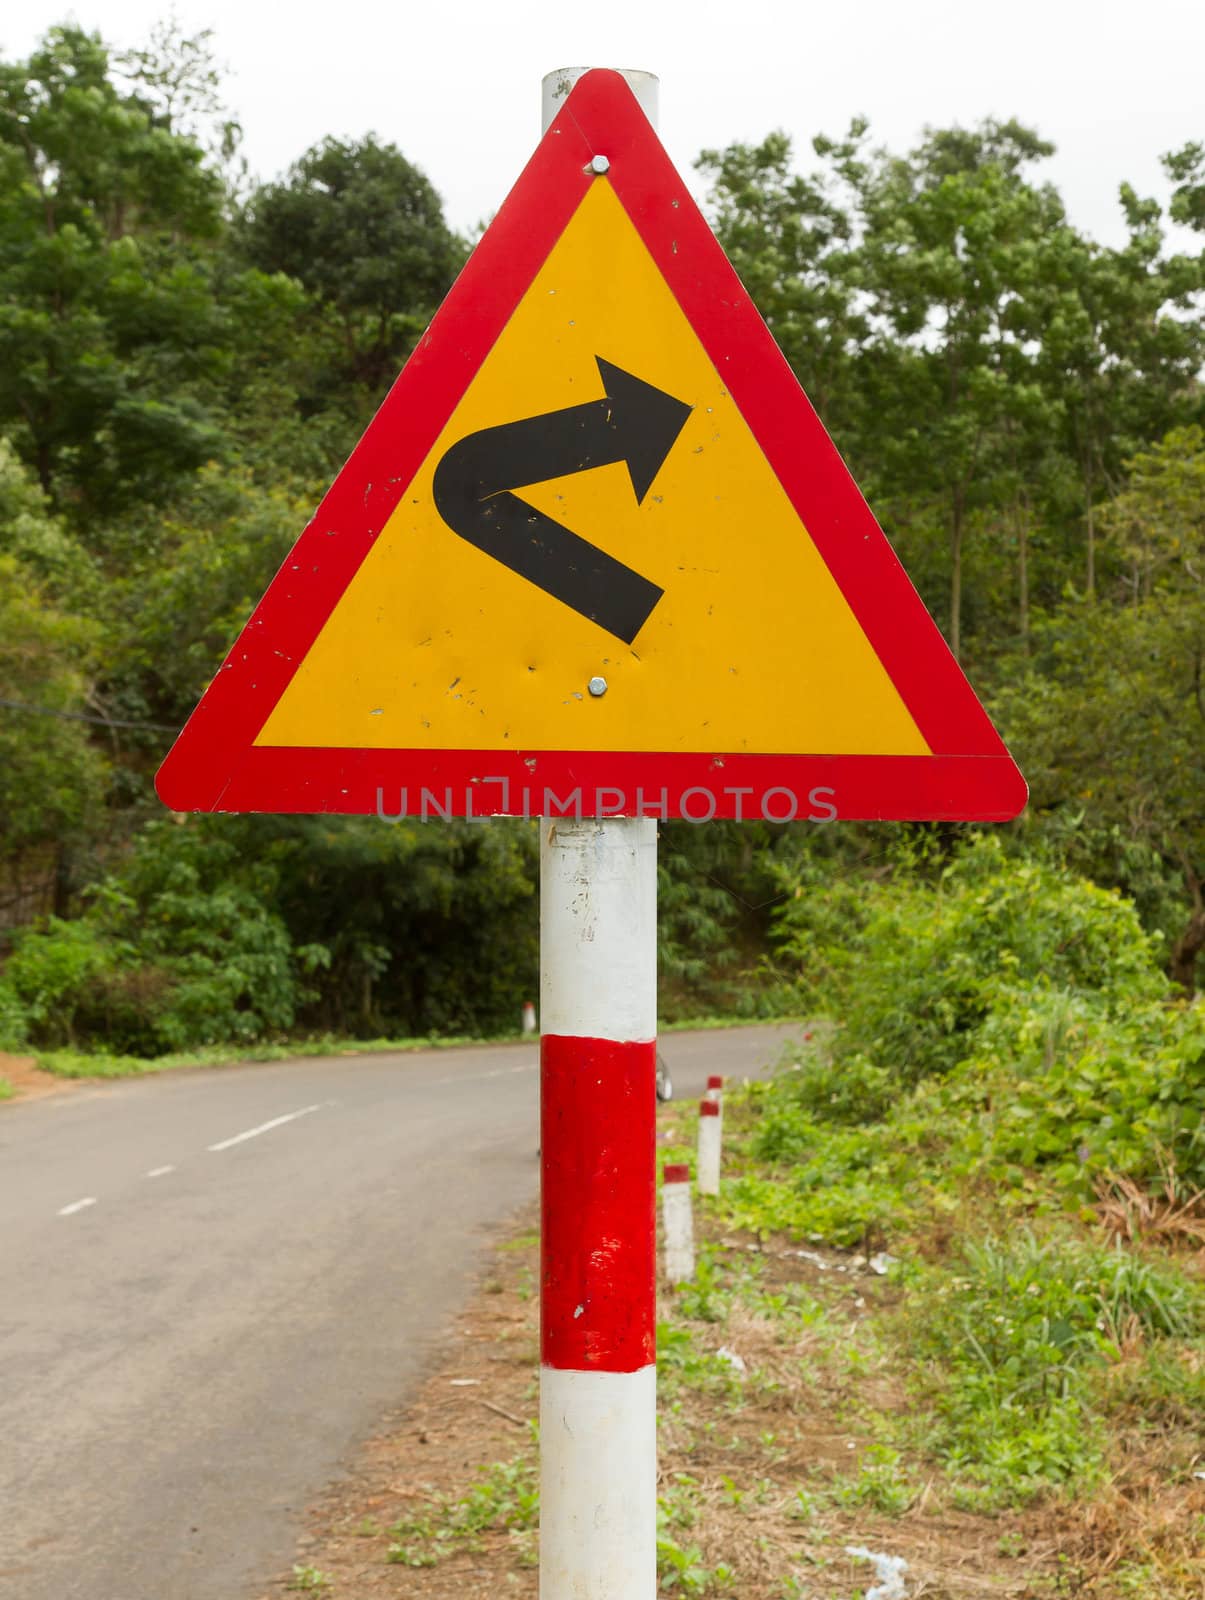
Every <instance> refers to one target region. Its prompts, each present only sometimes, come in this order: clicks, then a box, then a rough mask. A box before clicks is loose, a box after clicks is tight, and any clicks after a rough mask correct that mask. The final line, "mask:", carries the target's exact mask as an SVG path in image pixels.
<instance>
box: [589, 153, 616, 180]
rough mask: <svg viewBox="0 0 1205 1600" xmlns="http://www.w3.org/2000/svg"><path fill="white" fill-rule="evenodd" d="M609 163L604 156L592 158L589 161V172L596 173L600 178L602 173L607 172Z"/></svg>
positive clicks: (609, 166)
mask: <svg viewBox="0 0 1205 1600" xmlns="http://www.w3.org/2000/svg"><path fill="white" fill-rule="evenodd" d="M610 168H611V163H610V161H609V160H608V159H607V157H606V156H593V157H592V158H591V161H590V171H591V172H597V173H598V174H599V176H600V177H601V176H602V174H603V173H604V172H609V171H610Z"/></svg>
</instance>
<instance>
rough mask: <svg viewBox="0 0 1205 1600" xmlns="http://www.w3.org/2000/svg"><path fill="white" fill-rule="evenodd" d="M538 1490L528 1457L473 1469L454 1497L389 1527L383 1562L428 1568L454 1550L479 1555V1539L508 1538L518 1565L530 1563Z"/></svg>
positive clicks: (440, 1498)
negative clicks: (461, 1491)
mask: <svg viewBox="0 0 1205 1600" xmlns="http://www.w3.org/2000/svg"><path fill="white" fill-rule="evenodd" d="M539 1504H540V1490H539V1481H538V1476H537V1472H536V1466H535V1463H534V1461H533V1460H532V1459H531V1457H530V1456H515V1457H513V1458H512V1459H511V1460H510V1461H495V1462H494V1463H493V1464H492V1465H491V1466H488V1467H481V1468H479V1469H478V1471H477V1474H476V1477H475V1478H474V1480H473V1482H472V1484H471V1485H470V1487H469V1488H468V1489H467V1490H466V1492H465V1493H464V1494H462V1495H459V1496H453V1495H436V1496H434V1497H433V1498H432V1499H431V1501H430V1502H429V1504H428V1506H427V1508H426V1509H425V1510H424V1511H423V1512H421V1513H420V1514H418V1515H416V1516H413V1517H404V1518H402V1519H401V1520H400V1521H398V1522H396V1523H394V1525H393V1526H392V1527H391V1528H390V1530H389V1534H390V1538H391V1540H392V1543H391V1544H390V1546H389V1550H388V1554H387V1556H386V1560H388V1561H391V1562H393V1563H395V1564H396V1565H398V1566H404V1567H433V1566H436V1565H438V1563H439V1562H440V1561H442V1560H444V1559H445V1557H447V1556H449V1555H453V1554H455V1553H456V1552H457V1551H458V1550H479V1549H480V1548H481V1540H482V1537H483V1535H485V1534H486V1533H490V1532H495V1533H504V1534H507V1535H509V1536H510V1538H511V1541H512V1543H513V1544H514V1545H515V1547H516V1550H517V1552H518V1555H519V1558H520V1560H521V1561H522V1562H523V1563H524V1565H527V1566H532V1565H534V1563H535V1542H534V1530H535V1527H536V1523H537V1520H538V1516H539Z"/></svg>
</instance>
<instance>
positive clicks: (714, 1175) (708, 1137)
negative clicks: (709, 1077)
mask: <svg viewBox="0 0 1205 1600" xmlns="http://www.w3.org/2000/svg"><path fill="white" fill-rule="evenodd" d="M723 1128H724V1120H723V1117H722V1115H721V1111H720V1102H719V1101H718V1100H713V1099H712V1097H711V1095H710V1093H709V1094H708V1095H707V1096H706V1097H705V1098H704V1099H702V1100H700V1101H699V1154H698V1160H697V1163H696V1168H697V1180H696V1181H697V1182H698V1185H699V1193H700V1194H719V1192H720V1147H721V1145H722V1143H723V1138H724V1134H723Z"/></svg>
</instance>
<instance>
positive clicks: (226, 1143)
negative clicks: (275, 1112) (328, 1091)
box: [208, 1105, 322, 1153]
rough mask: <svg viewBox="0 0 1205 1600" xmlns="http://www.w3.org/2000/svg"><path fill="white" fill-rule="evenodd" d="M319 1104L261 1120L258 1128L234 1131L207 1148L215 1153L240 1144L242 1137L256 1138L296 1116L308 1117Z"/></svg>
mask: <svg viewBox="0 0 1205 1600" xmlns="http://www.w3.org/2000/svg"><path fill="white" fill-rule="evenodd" d="M321 1109H322V1107H321V1106H320V1105H313V1106H302V1108H301V1110H300V1111H289V1112H287V1113H286V1114H285V1115H284V1116H283V1117H273V1118H272V1120H271V1122H261V1123H260V1125H259V1127H258V1128H248V1129H247V1131H246V1132H245V1133H236V1134H235V1135H234V1137H233V1138H232V1139H223V1140H222V1141H221V1142H220V1143H219V1144H211V1145H209V1146H208V1148H209V1149H210V1150H212V1151H214V1152H215V1153H216V1152H217V1151H219V1150H229V1149H230V1147H231V1145H235V1144H242V1142H243V1140H244V1139H258V1138H259V1136H260V1134H261V1133H270V1132H271V1131H272V1129H273V1128H280V1127H283V1126H284V1124H285V1123H286V1122H296V1120H297V1118H298V1117H308V1116H309V1114H310V1112H311V1111H321Z"/></svg>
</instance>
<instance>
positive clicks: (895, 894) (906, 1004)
mask: <svg viewBox="0 0 1205 1600" xmlns="http://www.w3.org/2000/svg"><path fill="white" fill-rule="evenodd" d="M812 892H814V891H812V890H809V893H812ZM822 920H823V916H822V914H820V915H818V914H817V913H816V912H814V911H813V910H812V909H811V908H810V907H809V905H808V903H807V900H806V899H804V900H796V899H793V898H792V899H790V900H788V901H787V902H786V903H785V905H784V907H783V909H782V910H781V912H780V913H779V926H780V929H781V933H782V937H783V941H784V945H785V948H786V949H787V951H788V953H791V954H794V953H796V946H797V945H799V946H802V945H804V944H806V947H807V949H808V950H809V951H810V952H812V954H813V955H814V954H815V941H816V935H817V930H818V927H819V926H820V924H821V922H822ZM832 936H833V937H834V938H835V939H837V940H839V945H838V948H837V949H835V950H832V951H829V950H824V949H822V950H821V951H820V952H819V956H818V961H819V965H820V968H821V970H822V971H823V972H824V974H825V975H826V976H825V980H824V981H825V985H826V988H827V998H828V1002H829V1005H830V1006H831V1009H832V1012H833V1014H834V1015H837V1016H840V1017H841V1018H842V1025H841V1027H840V1028H839V1029H838V1030H837V1031H836V1033H835V1035H834V1037H833V1041H832V1045H831V1048H827V1047H826V1048H825V1049H824V1050H823V1051H822V1050H821V1049H820V1048H819V1047H818V1046H816V1045H812V1046H810V1047H804V1048H803V1049H802V1050H801V1051H800V1053H799V1060H798V1064H797V1066H796V1068H795V1070H793V1071H790V1072H788V1073H786V1074H784V1075H782V1076H781V1077H780V1078H779V1079H778V1080H777V1081H775V1082H774V1083H773V1084H771V1085H767V1086H764V1087H762V1088H760V1089H757V1090H755V1091H754V1092H753V1093H752V1094H751V1096H750V1104H751V1107H752V1109H753V1110H754V1111H755V1113H756V1121H755V1134H754V1139H753V1150H754V1152H755V1154H756V1155H757V1156H758V1157H759V1158H760V1159H761V1160H763V1161H767V1162H770V1163H771V1164H772V1166H773V1168H774V1170H775V1171H776V1172H777V1173H781V1174H782V1181H776V1180H775V1179H773V1178H769V1177H766V1176H764V1175H762V1174H760V1173H758V1172H756V1171H754V1172H750V1173H745V1174H742V1175H740V1176H738V1177H737V1178H736V1179H735V1181H734V1182H733V1183H732V1184H731V1185H729V1186H728V1192H727V1195H726V1199H725V1207H726V1210H727V1212H728V1215H729V1216H730V1217H731V1219H732V1221H733V1222H734V1223H735V1224H737V1225H740V1226H747V1227H752V1228H755V1229H759V1230H772V1229H778V1228H784V1229H790V1230H792V1231H794V1232H795V1233H797V1234H815V1235H818V1236H821V1237H824V1238H827V1239H830V1240H832V1241H834V1242H837V1243H844V1244H852V1243H856V1242H859V1241H862V1240H868V1239H871V1238H878V1237H881V1236H883V1235H885V1234H893V1233H898V1232H900V1231H901V1230H906V1229H907V1228H908V1227H909V1226H910V1225H912V1224H914V1223H915V1222H916V1221H917V1220H918V1219H919V1218H920V1217H922V1216H925V1215H930V1216H932V1215H934V1214H936V1215H941V1214H942V1212H943V1210H944V1209H946V1208H947V1207H950V1206H951V1205H952V1202H951V1201H950V1200H949V1197H948V1193H947V1184H948V1181H949V1179H950V1178H951V1176H953V1175H961V1176H963V1177H964V1178H966V1179H971V1180H975V1181H981V1180H987V1181H990V1182H991V1183H992V1184H994V1185H996V1186H997V1187H998V1190H999V1192H1001V1193H1002V1194H1003V1195H1004V1196H1012V1197H1014V1199H1015V1200H1016V1201H1018V1202H1019V1203H1023V1204H1025V1203H1029V1201H1030V1200H1031V1198H1032V1195H1033V1193H1034V1192H1035V1185H1036V1184H1038V1183H1039V1181H1040V1182H1041V1184H1044V1185H1053V1186H1054V1187H1055V1188H1056V1189H1057V1190H1059V1191H1061V1192H1062V1193H1063V1194H1064V1195H1065V1196H1066V1197H1068V1198H1072V1197H1080V1198H1088V1197H1090V1196H1091V1194H1092V1190H1093V1185H1094V1183H1095V1181H1096V1180H1097V1179H1098V1178H1099V1177H1101V1176H1102V1175H1104V1174H1106V1173H1109V1172H1117V1173H1126V1174H1128V1175H1130V1176H1131V1177H1133V1178H1134V1179H1135V1180H1137V1181H1139V1182H1141V1183H1144V1184H1149V1185H1151V1186H1153V1187H1154V1188H1155V1189H1159V1187H1160V1185H1161V1184H1162V1183H1163V1182H1164V1177H1163V1176H1162V1175H1161V1163H1162V1161H1163V1159H1164V1156H1165V1155H1166V1156H1169V1157H1170V1159H1171V1161H1172V1163H1173V1165H1174V1167H1175V1168H1176V1169H1177V1170H1178V1172H1179V1174H1180V1180H1181V1181H1182V1182H1183V1183H1185V1184H1187V1185H1189V1186H1190V1187H1192V1186H1205V1135H1203V1133H1202V1129H1203V1128H1205V1006H1203V1005H1202V1004H1200V1003H1197V1004H1196V1005H1189V1004H1186V1003H1184V1002H1177V1001H1175V1000H1173V999H1172V998H1171V996H1170V990H1169V986H1168V983H1167V980H1166V978H1165V977H1164V976H1163V974H1162V972H1161V971H1160V969H1159V966H1158V961H1157V957H1158V942H1157V940H1156V939H1155V938H1153V937H1152V936H1151V935H1150V934H1147V933H1146V932H1144V931H1143V929H1142V927H1141V925H1140V924H1139V922H1138V919H1137V917H1136V915H1135V912H1134V910H1133V907H1132V906H1131V905H1129V904H1128V903H1127V902H1125V901H1124V900H1122V899H1121V898H1120V897H1119V896H1118V895H1116V894H1115V893H1113V892H1110V891H1105V890H1101V889H1098V888H1096V887H1095V886H1094V885H1092V884H1089V883H1086V882H1085V881H1084V880H1082V879H1079V878H1076V877H1075V876H1074V875H1072V874H1070V873H1068V872H1067V871H1066V870H1065V869H1062V868H1059V867H1057V866H1054V865H1052V864H1049V863H1046V862H1042V861H1038V860H1032V859H1026V858H1020V859H1016V858H1013V857H1010V856H1008V855H1007V854H1006V853H1005V851H1004V849H1003V847H1002V845H1001V844H1000V842H999V840H998V839H997V838H995V837H993V838H979V839H974V840H972V841H971V842H970V843H969V845H968V847H967V848H966V849H964V850H963V851H962V852H961V853H960V854H959V855H958V856H957V857H956V858H955V859H954V861H953V862H952V863H951V864H950V865H949V866H948V867H946V868H945V869H943V870H942V871H941V872H940V873H939V874H937V876H936V878H935V879H931V880H929V881H926V880H925V879H922V878H918V877H916V876H914V875H913V874H911V873H903V874H900V875H899V876H898V877H896V878H893V879H890V880H887V881H885V882H881V883H879V884H877V885H874V886H869V885H867V886H864V889H863V914H862V916H861V917H860V919H859V920H858V921H856V922H855V923H854V924H853V925H852V926H851V927H849V928H848V929H845V930H844V936H842V929H841V928H840V927H838V928H836V929H835V930H833V932H832Z"/></svg>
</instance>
